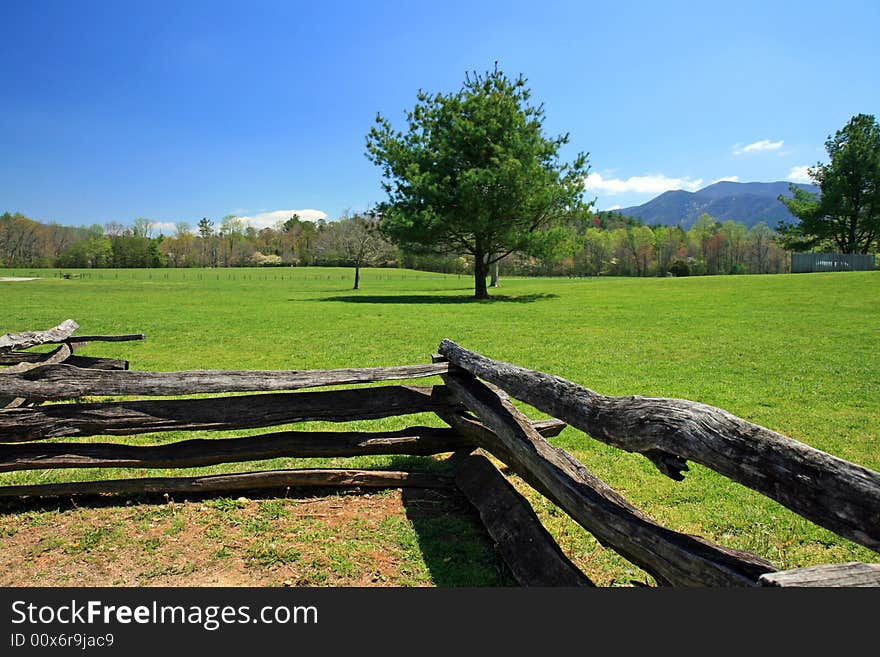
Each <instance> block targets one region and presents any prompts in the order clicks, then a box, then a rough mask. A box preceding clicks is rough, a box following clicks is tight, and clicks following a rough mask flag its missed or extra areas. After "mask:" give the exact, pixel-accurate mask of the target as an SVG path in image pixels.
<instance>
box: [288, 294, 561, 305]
mask: <svg viewBox="0 0 880 657" xmlns="http://www.w3.org/2000/svg"><path fill="white" fill-rule="evenodd" d="M557 298H559V295H556V294H524V295H522V296H516V297H509V296H505V295H503V294H497V295H492V296H490V297H489V298H488V299H475V298H474V297H473V296H472V295H471V296H467V295H448V296H444V295H434V294H381V295H360V294H346V295H340V296H335V297H323V298H319V299H311V300H312V301H339V302H342V303H379V304H461V303H534V302H535V301H544V300H546V299H557ZM290 301H294V299H290Z"/></svg>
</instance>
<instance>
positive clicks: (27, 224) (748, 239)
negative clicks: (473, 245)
mask: <svg viewBox="0 0 880 657" xmlns="http://www.w3.org/2000/svg"><path fill="white" fill-rule="evenodd" d="M365 222H368V220H366V219H365V218H363V217H357V216H353V217H349V216H345V217H342V218H340V219H339V220H337V221H323V220H322V221H318V222H311V221H304V220H301V219H300V218H299V217H297V216H296V215H293V216H292V217H291V218H290V219H288V220H287V221H285V222H282V223H279V224H277V225H275V226H273V227H269V228H263V229H260V230H257V229H255V228H253V227H251V226H248V225H246V224H245V223H244V222H243V221H242V220H241V219H239V218H237V217H234V216H227V217H224V218H223V219H222V220H220V221H219V222H216V223H215V222H213V221H211V220H209V219H207V218H204V219H202V220H201V221H200V222H199V223H198V225H197V226H195V227H192V226H190V225H189V224H187V223H183V222H181V223H179V224H177V227H176V230H175V231H174V234H173V235H163V234H156V233H155V231H154V229H153V222H152V221H151V220H149V219H145V218H140V219H136V220H135V221H134V222H133V223H132V224H131V225H129V226H126V225H123V224H119V223H110V224H105V225H103V226H102V225H98V224H95V225H93V226H89V227H71V226H62V225H60V224H57V223H48V224H46V223H41V222H37V221H34V220H32V219H29V218H28V217H26V216H24V215H22V214H20V213H14V214H13V213H9V212H6V213H4V214H3V215H0V267H5V268H24V267H32V268H43V267H50V268H53V267H54V268H71V269H74V268H76V269H86V268H105V267H106V268H148V267H254V266H287V267H289V266H349V265H352V266H353V265H359V266H379V267H406V268H410V269H421V270H426V271H437V272H444V273H458V274H466V273H471V272H472V271H473V262H472V261H471V260H469V259H468V258H467V257H461V256H448V255H436V254H431V255H427V254H419V253H409V252H405V251H401V250H400V249H398V248H396V247H394V246H393V245H391V244H389V243H387V242H384V241H383V240H382V239H381V237H380V236H378V234H377V233H376V232H375V230H373V231H372V232H371V233H370V235H371V238H372V239H371V241H370V242H369V243H370V244H371V250H370V252H369V253H365V252H364V250H363V246H364V244H366V243H367V242H366V241H365V240H364V239H362V238H361V237H360V236H359V233H357V232H356V231H353V230H352V229H353V228H354V227H355V225H356V224H357V225H359V226H361V227H362V226H363V224H364V223H365ZM790 264H791V263H790V256H789V253H788V252H787V251H786V250H785V249H783V248H782V246H781V245H780V243H779V242H778V236H777V234H776V233H775V231H774V230H773V229H771V228H769V227H768V226H766V225H765V224H763V223H759V224H757V225H755V226H753V227H751V228H747V227H746V225H745V224H741V223H737V222H733V221H725V222H723V223H722V222H718V221H716V220H715V219H714V218H713V217H711V216H710V215H708V214H703V215H701V216H700V217H699V219H698V220H697V222H696V223H695V224H694V226H693V227H692V228H690V229H689V230H686V231H685V230H683V229H682V228H679V227H671V226H645V225H644V224H642V223H641V222H640V221H639V220H637V219H633V218H630V217H625V216H623V215H620V214H617V213H614V212H599V213H596V214H594V215H593V216H592V217H591V218H590V220H589V221H588V222H587V225H586V226H582V227H581V228H580V229H579V230H578V231H577V233H576V237H573V238H571V239H569V240H568V241H566V242H564V243H561V244H559V245H557V247H556V248H555V249H554V251H553V253H548V254H547V255H545V257H543V258H534V257H522V256H516V255H512V256H509V257H508V258H505V259H504V260H502V261H501V263H500V271H501V273H502V274H504V275H518V276H521V275H525V276H670V275H672V276H688V275H705V274H768V273H783V272H787V271H789V268H790Z"/></svg>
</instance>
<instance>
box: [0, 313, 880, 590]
mask: <svg viewBox="0 0 880 657" xmlns="http://www.w3.org/2000/svg"><path fill="white" fill-rule="evenodd" d="M77 328H78V325H77V324H76V322H74V321H73V320H67V321H65V322H62V323H61V324H59V325H58V326H56V327H54V328H52V329H49V330H46V331H26V332H22V333H10V334H6V335H3V336H0V366H3V367H0V473H2V472H12V471H21V470H57V469H69V468H76V469H88V468H111V467H112V468H133V469H138V470H144V469H156V468H163V469H168V468H193V467H202V466H209V465H216V464H220V463H232V462H247V461H258V460H263V459H274V458H282V457H291V458H293V457H296V458H300V457H301V458H309V457H326V456H334V457H351V456H360V455H367V454H407V455H421V456H428V455H441V454H451V455H452V456H451V457H450V458H449V459H448V460H447V462H448V464H449V467H448V468H447V469H446V470H445V471H443V472H428V471H376V470H353V469H293V470H272V471H256V472H244V473H237V474H226V475H209V476H191V477H132V478H127V479H112V480H97V481H64V482H58V483H41V484H17V485H5V486H0V497H6V498H10V497H17V496H20V497H24V496H74V495H97V494H128V495H130V494H141V493H210V492H218V491H228V490H244V489H258V488H285V487H304V486H321V487H327V486H344V487H402V486H418V487H453V488H457V489H459V490H460V491H461V492H462V493H463V494H464V495H465V496H466V497H467V499H468V500H470V502H471V503H472V504H473V505H474V507H476V509H477V510H478V512H479V514H480V517H481V518H482V520H483V522H484V524H485V526H486V529H487V531H488V533H489V534H490V536H492V538H493V539H494V540H495V542H496V544H497V546H498V551H499V553H500V554H501V555H502V557H503V558H504V560H505V562H506V563H507V565H508V567H509V569H510V571H511V573H512V574H513V575H514V576H515V577H516V579H517V580H518V581H519V582H520V583H521V584H523V585H527V586H534V585H539V586H591V585H592V582H591V581H590V580H589V579H588V578H587V577H586V575H584V574H583V573H582V572H581V571H580V570H579V569H578V568H577V567H576V566H575V565H574V564H573V563H572V562H571V560H570V559H569V558H568V557H567V556H566V555H565V554H564V553H563V551H562V550H561V549H560V548H559V546H558V545H557V544H556V542H555V541H554V540H553V538H552V536H551V535H550V534H549V533H548V532H547V531H546V529H544V527H543V526H542V525H541V523H540V522H539V520H538V518H537V516H536V515H535V513H534V511H533V510H532V508H531V506H530V505H529V503H528V502H527V501H526V500H525V498H523V497H522V496H521V495H520V494H519V493H518V492H517V491H516V489H515V488H514V487H513V486H511V484H510V483H509V482H508V480H507V478H506V477H505V476H504V475H502V474H501V472H500V471H499V470H498V469H497V468H496V467H495V465H494V464H493V463H492V461H490V460H489V459H487V458H486V457H485V456H483V455H481V454H480V453H479V450H482V451H483V452H484V453H485V454H489V455H491V456H493V457H495V458H496V459H498V460H499V461H501V462H503V463H505V464H506V465H507V466H508V467H509V468H510V469H511V470H513V471H514V472H515V473H517V474H518V475H519V476H520V477H521V478H522V479H523V481H525V482H526V483H528V484H529V485H531V486H532V487H534V488H535V489H536V490H537V491H538V492H540V493H541V494H543V495H545V496H546V497H547V498H548V499H550V500H551V501H552V502H554V503H555V504H556V505H558V506H559V507H560V508H561V509H563V510H564V511H565V512H566V513H568V514H569V515H570V516H571V517H572V518H573V519H574V520H575V521H576V522H578V523H579V524H580V525H581V526H583V527H584V528H585V529H586V530H587V531H589V532H590V533H592V534H593V535H594V536H595V537H596V539H597V540H598V541H599V542H600V543H602V544H603V545H605V546H606V547H608V548H610V549H613V550H615V551H616V552H617V553H619V554H620V555H622V556H623V557H625V558H626V559H628V560H629V561H631V562H632V563H634V564H636V565H638V566H639V567H641V568H642V569H644V570H645V571H646V572H648V573H650V574H651V575H652V576H653V577H654V579H655V580H656V581H657V583H658V584H660V585H669V586H758V585H765V586H880V565H878V564H863V563H850V564H827V565H822V566H813V567H811V568H804V569H797V570H791V571H779V570H778V569H777V568H776V567H775V566H774V565H773V564H772V563H770V562H769V561H767V560H765V559H763V558H761V557H759V556H757V555H754V554H750V553H747V552H743V551H741V550H734V549H731V548H727V547H724V546H721V545H716V544H715V543H713V542H711V541H708V540H706V539H704V538H700V537H696V536H692V535H689V534H684V533H680V532H677V531H675V530H673V529H670V528H668V527H664V526H662V525H660V524H659V523H657V522H656V521H654V520H653V519H651V518H650V517H648V516H647V515H646V514H644V513H643V512H642V511H640V510H639V509H637V508H636V507H635V506H633V505H632V504H631V503H630V502H629V501H627V500H626V499H625V498H624V497H623V496H621V495H620V494H619V493H617V492H616V491H614V490H613V489H611V488H610V487H609V486H608V485H607V484H605V483H604V482H602V481H601V480H600V479H599V478H598V477H596V476H595V475H594V474H593V473H592V472H590V471H589V470H588V469H587V467H586V466H584V464H582V463H580V462H579V461H577V460H576V459H575V458H574V457H573V456H571V454H569V453H567V452H566V451H564V450H562V449H559V448H557V447H554V446H553V445H551V444H550V443H549V442H548V441H547V437H552V436H554V435H556V434H558V433H559V432H560V431H561V430H562V429H563V428H565V427H566V426H567V425H570V426H572V427H575V428H577V429H580V430H582V431H584V433H585V434H586V435H587V436H589V437H591V438H593V439H596V440H600V441H602V442H605V443H607V444H609V445H612V446H614V447H618V448H620V449H624V450H626V451H629V452H636V453H640V454H642V455H644V456H645V457H646V458H648V459H650V460H651V462H652V463H654V464H655V465H656V466H657V468H658V469H659V470H660V471H661V472H662V473H663V474H664V475H666V476H669V477H671V478H673V479H676V480H679V479H681V478H682V477H683V476H684V475H683V473H684V472H685V471H687V461H688V460H690V461H694V462H697V463H700V464H702V465H705V466H707V467H709V468H711V469H713V470H715V471H716V472H719V473H720V474H722V475H725V476H727V477H729V478H730V479H732V480H734V481H737V482H739V483H741V484H743V485H745V486H748V487H750V488H753V489H754V490H756V491H759V492H760V493H763V494H765V495H767V496H769V497H770V498H772V499H774V500H776V501H777V502H779V503H780V504H783V505H784V506H786V507H788V508H789V509H791V510H792V511H794V512H796V513H798V514H800V515H801V516H803V517H805V518H807V519H809V520H811V521H812V522H814V523H816V524H818V525H821V526H823V527H826V528H827V529H829V530H831V531H833V532H835V533H837V534H839V535H841V536H844V537H845V538H847V539H849V540H852V541H854V542H857V543H860V544H861V545H864V546H867V547H869V548H871V549H872V550H875V551H880V473H877V472H874V471H872V470H869V469H867V468H864V467H862V466H860V465H857V464H854V463H850V462H848V461H845V460H843V459H840V458H837V457H835V456H832V455H830V454H827V453H825V452H821V451H819V450H816V449H813V448H811V447H808V446H807V445H804V444H802V443H799V442H797V441H795V440H792V439H791V438H788V437H786V436H783V435H782V434H779V433H776V432H773V431H771V430H769V429H766V428H764V427H760V426H758V425H755V424H752V423H749V422H746V421H744V420H742V419H740V418H737V417H735V416H733V415H731V414H730V413H727V412H726V411H723V410H721V409H718V408H714V407H711V406H706V405H705V404H699V403H695V402H691V401H687V400H679V399H659V398H644V397H607V396H604V395H601V394H599V393H597V392H594V391H592V390H589V389H588V388H584V387H582V386H580V385H578V384H576V383H573V382H571V381H566V380H565V379H562V378H559V377H556V376H553V375H549V374H545V373H542V372H535V371H532V370H527V369H524V368H521V367H517V366H515V365H511V364H509V363H504V362H500V361H496V360H493V359H490V358H487V357H485V356H481V355H480V354H477V353H474V352H472V351H469V350H467V349H464V348H463V347H461V346H459V345H457V344H455V343H454V342H451V341H449V340H444V341H443V342H442V343H441V344H440V348H439V354H438V355H435V357H434V358H433V359H432V360H433V362H431V363H428V364H422V365H407V366H399V367H374V368H359V369H337V370H312V371H286V370H285V371H226V370H200V371H189V372H144V371H132V370H130V369H129V364H128V362H126V361H120V360H115V359H108V358H94V357H83V356H77V355H75V354H74V352H75V351H76V349H77V348H79V347H81V346H82V345H83V344H85V343H87V342H98V341H119V340H139V339H143V338H144V336H143V335H142V334H132V335H119V336H116V335H92V336H74V332H75V331H76V329H77ZM41 345H58V346H57V348H55V349H54V350H53V351H49V352H45V353H39V352H32V351H28V349H31V348H33V347H39V346H41ZM426 377H440V378H441V379H442V381H443V385H432V386H422V385H412V384H405V385H401V384H395V385H382V386H374V385H370V386H368V387H354V388H346V389H334V390H323V391H308V392H302V391H301V390H302V389H306V388H315V387H323V386H359V385H361V384H376V383H379V382H387V381H410V380H414V379H422V378H426ZM294 391H296V392H294ZM227 393H260V394H245V395H242V394H232V395H230V394H227ZM188 395H220V396H212V397H199V398H183V399H181V398H175V399H155V397H161V396H168V397H180V396H188ZM508 395H509V396H508ZM108 396H121V397H136V398H137V397H154V399H131V400H128V399H126V400H122V401H95V400H93V399H89V400H88V401H85V400H83V399H82V398H84V397H88V398H100V397H108ZM511 397H512V398H515V399H518V400H520V401H522V402H525V403H527V404H530V405H531V406H533V407H535V408H537V409H539V410H541V411H543V412H545V413H547V414H548V415H550V416H551V417H552V418H553V419H550V420H545V421H540V422H536V421H533V420H530V419H529V418H528V417H526V416H525V415H524V414H523V413H522V412H520V411H519V410H518V409H517V408H516V407H515V406H514V405H513V403H512V402H511V399H510V398H511ZM62 401H64V402H65V403H52V402H62ZM419 413H433V414H434V415H436V416H437V417H438V418H440V419H441V420H443V421H444V422H445V424H446V425H448V426H446V427H428V426H413V427H410V428H407V429H402V430H399V431H376V432H360V431H358V432H353V431H320V432H317V431H310V432H309V431H289V430H284V431H273V432H270V433H264V434H262V435H257V436H248V437H234V438H216V437H214V438H209V437H207V436H205V435H201V436H197V437H195V438H188V439H185V440H176V441H173V442H170V443H165V444H157V445H129V444H125V443H124V442H123V443H119V442H70V441H69V440H65V441H63V442H62V441H52V442H44V441H45V440H47V439H50V438H64V439H71V438H77V437H85V436H125V435H132V434H142V433H153V432H166V431H181V430H185V431H195V432H214V431H220V430H238V429H252V428H260V427H279V426H281V425H288V424H292V423H298V422H304V421H313V420H319V421H325V422H347V421H351V420H371V419H378V418H385V417H390V416H407V415H412V414H419Z"/></svg>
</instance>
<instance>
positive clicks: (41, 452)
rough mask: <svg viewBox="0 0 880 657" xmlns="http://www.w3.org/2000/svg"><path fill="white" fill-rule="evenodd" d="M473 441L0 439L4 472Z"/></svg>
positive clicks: (275, 436) (447, 447) (380, 435)
mask: <svg viewBox="0 0 880 657" xmlns="http://www.w3.org/2000/svg"><path fill="white" fill-rule="evenodd" d="M470 444H471V443H470V441H469V440H468V439H467V438H464V437H463V436H462V435H461V434H459V433H458V432H457V431H455V430H453V429H449V428H434V427H411V428H409V429H403V430H401V431H384V432H374V433H368V432H344V431H338V432H337V431H282V432H277V433H269V434H264V435H261V436H249V437H247V438H194V439H190V440H181V441H177V442H173V443H168V444H165V445H150V446H142V445H122V444H116V443H57V442H56V443H39V442H38V443H22V444H18V445H9V444H0V472H10V471H14V470H35V469H45V470H48V469H57V468H192V467H201V466H207V465H216V464H218V463H234V462H240V461H256V460H261V459H274V458H282V457H289V458H318V457H345V456H364V455H370V454H409V455H421V456H425V455H430V454H442V453H444V452H454V451H455V450H457V449H461V448H463V447H467V446H468V445H470Z"/></svg>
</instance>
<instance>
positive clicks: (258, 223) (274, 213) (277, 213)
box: [239, 209, 327, 230]
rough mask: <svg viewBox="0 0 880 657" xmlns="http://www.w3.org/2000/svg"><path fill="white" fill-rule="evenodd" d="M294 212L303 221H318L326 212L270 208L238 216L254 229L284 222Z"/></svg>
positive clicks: (325, 215) (324, 216) (323, 217)
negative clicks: (267, 210) (246, 215)
mask: <svg viewBox="0 0 880 657" xmlns="http://www.w3.org/2000/svg"><path fill="white" fill-rule="evenodd" d="M294 214H296V215H299V218H300V219H301V220H303V221H318V219H326V218H327V213H326V212H323V211H321V210H311V209H306V210H271V211H269V212H260V213H259V214H254V215H251V216H248V217H239V219H241V220H242V222H243V223H245V224H247V225H250V226H253V227H254V228H255V229H256V230H261V229H263V228H271V227H273V226H275V225H276V224H278V223H284V222H285V221H287V220H288V219H290V217H292V216H293V215H294Z"/></svg>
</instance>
